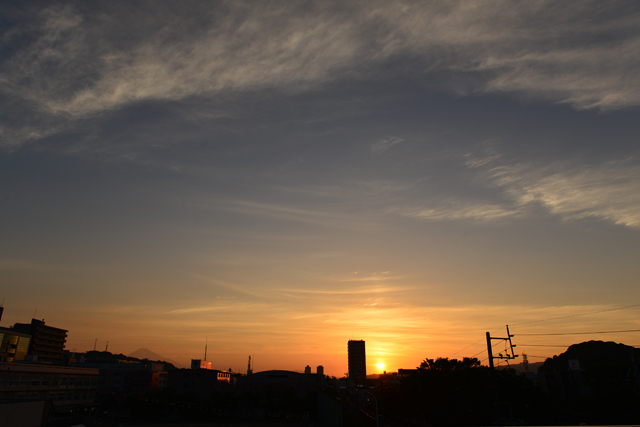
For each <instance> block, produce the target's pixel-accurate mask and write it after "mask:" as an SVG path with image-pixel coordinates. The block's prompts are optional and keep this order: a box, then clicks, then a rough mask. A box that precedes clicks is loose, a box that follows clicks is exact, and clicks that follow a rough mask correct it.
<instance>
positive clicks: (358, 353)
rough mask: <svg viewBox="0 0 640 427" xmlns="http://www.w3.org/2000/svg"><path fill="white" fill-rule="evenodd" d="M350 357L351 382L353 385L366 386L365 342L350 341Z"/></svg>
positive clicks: (348, 348)
mask: <svg viewBox="0 0 640 427" xmlns="http://www.w3.org/2000/svg"><path fill="white" fill-rule="evenodd" d="M347 354H348V357H349V381H351V382H352V383H353V385H355V386H358V385H364V383H365V381H366V379H367V357H366V353H365V348H364V341H362V340H361V341H354V340H350V341H349V343H348V345H347Z"/></svg>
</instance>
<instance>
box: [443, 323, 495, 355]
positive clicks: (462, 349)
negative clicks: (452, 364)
mask: <svg viewBox="0 0 640 427" xmlns="http://www.w3.org/2000/svg"><path fill="white" fill-rule="evenodd" d="M501 330H502V328H499V329H496V330H495V331H493V332H491V333H492V334H495V333H496V332H498V331H501ZM480 341H485V339H484V338H480V339H479V340H478V341H476V342H474V343H473V344H469V345H468V346H466V347H464V348H461V349H460V350H458V351H456V352H455V353H452V354H451V355H450V356H449V357H451V356H455V355H456V354H458V353H460V352H461V351H464V350H466V349H468V348H469V347H473V346H474V345H476V344H478V343H479V342H480ZM482 351H484V350H482ZM482 351H481V352H480V353H482ZM480 353H476V354H480ZM474 356H475V355H474ZM474 356H471V357H474Z"/></svg>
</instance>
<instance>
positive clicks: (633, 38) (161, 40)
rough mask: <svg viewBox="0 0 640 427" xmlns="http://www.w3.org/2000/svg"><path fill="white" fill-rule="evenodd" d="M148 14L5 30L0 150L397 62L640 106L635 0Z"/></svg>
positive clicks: (462, 82)
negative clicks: (152, 106) (89, 124)
mask: <svg viewBox="0 0 640 427" xmlns="http://www.w3.org/2000/svg"><path fill="white" fill-rule="evenodd" d="M149 12H150V11H149V10H144V9H136V8H135V7H133V6H131V7H123V8H122V9H118V10H115V11H114V10H106V9H105V10H98V11H91V10H89V9H84V8H75V7H73V6H72V5H65V6H59V5H54V6H49V7H46V8H44V9H42V10H41V11H40V13H39V14H35V15H34V16H33V18H32V20H31V21H30V22H28V23H27V24H26V25H22V26H19V27H18V26H15V27H13V28H12V29H11V30H10V31H9V32H7V34H6V35H5V37H4V39H3V41H2V42H3V43H4V45H5V47H10V48H11V50H10V52H12V54H10V55H9V56H8V57H7V58H6V60H5V61H4V63H3V65H2V66H1V67H0V91H2V93H3V95H4V96H5V97H6V98H7V99H10V100H11V102H10V103H9V104H7V103H6V102H5V103H4V105H3V106H2V107H1V108H2V113H3V115H4V116H5V120H3V121H4V123H3V124H2V127H1V128H0V132H1V133H0V135H2V139H3V145H5V146H11V145H16V144H20V143H22V142H24V141H26V140H33V139H39V138H42V137H45V136H47V135H51V134H54V133H57V132H60V131H62V130H64V129H65V128H67V127H69V126H72V124H73V123H74V122H75V121H77V120H80V119H86V118H88V117H93V116H95V115H99V114H101V113H103V112H105V111H109V110H113V109H117V108H121V107H123V106H126V105H131V104H132V103H138V102H155V101H172V100H181V99H185V98H189V97H191V98H193V97H206V98H210V97H215V96H216V95H218V94H220V93H222V92H225V93H227V92H238V91H239V92H245V91H255V90H261V89H264V88H277V89H278V90H281V91H285V92H290V93H291V92H300V91H306V90H309V89H313V88H318V87H320V86H321V85H323V84H325V83H327V82H332V81H336V80H340V79H365V80H369V79H372V78H375V79H384V78H385V77H384V76H385V75H384V73H380V72H379V71H378V69H379V67H384V66H388V65H389V64H393V63H394V62H397V61H398V60H399V59H402V60H403V61H411V62H415V63H416V64H420V65H419V66H418V67H412V68H413V69H416V70H422V71H420V74H421V75H422V76H423V77H419V76H417V77H418V78H419V79H420V78H422V79H423V80H424V81H425V83H426V82H430V81H431V82H432V81H433V80H432V77H429V76H430V74H429V73H431V72H432V71H438V72H443V71H444V72H447V73H453V74H452V75H453V76H463V75H467V76H471V75H473V76H475V77H473V78H467V77H460V78H458V77H452V78H448V79H446V80H445V81H442V82H435V83H437V86H438V87H439V88H443V89H445V90H451V91H454V92H457V93H459V94H468V93H484V92H497V91H500V92H515V93H522V94H525V95H527V96H530V97H534V98H543V99H548V100H550V101H552V102H564V103H569V104H571V105H573V106H575V107H576V108H601V109H613V108H622V107H628V106H635V105H638V104H640V77H639V74H638V73H637V70H638V68H640V58H639V57H638V55H637V52H638V50H640V30H638V28H640V27H639V26H638V22H639V20H640V16H639V14H638V11H637V10H636V8H635V7H634V6H633V5H632V4H631V3H626V2H616V1H611V2H607V3H606V6H603V3H600V2H579V3H574V2H562V3H558V2H545V1H541V2H535V3H522V2H512V1H498V2H482V1H479V2H443V3H429V4H424V3H418V4H409V3H402V2H373V3H372V2H356V3H352V4H350V5H349V6H345V5H342V6H340V5H337V4H327V3H320V2H317V3H314V2H310V3H305V4H296V5H295V6H294V5H290V4H287V5H286V6H285V5H278V4H273V3H269V4H262V3H243V2H231V3H224V4H221V5H218V7H210V5H209V4H207V3H203V4H202V5H201V7H195V10H193V11H192V13H187V14H185V13H182V12H180V11H176V10H172V9H171V8H170V7H168V6H167V8H166V9H165V8H162V7H158V6H157V5H154V12H153V14H154V19H150V20H144V21H141V20H135V21H136V23H138V22H144V24H143V25H138V24H136V25H131V23H130V22H129V20H128V19H129V18H132V19H133V18H135V17H136V16H138V15H142V14H144V15H147V14H149ZM178 12H180V13H178ZM176 13H178V15H177V16H176ZM125 15H126V16H125ZM169 16H171V17H172V18H171V19H167V18H168V17H169ZM160 23H162V25H160ZM541 28H544V29H545V30H544V31H541ZM116 35H117V37H116ZM18 40H20V42H18ZM124 40H127V42H126V43H125V42H124ZM396 141H397V140H396ZM393 144H394V142H393V141H391V140H390V141H387V143H386V144H384V145H382V146H380V148H379V150H378V151H380V150H384V149H385V148H384V147H386V148H388V147H390V146H391V145H393Z"/></svg>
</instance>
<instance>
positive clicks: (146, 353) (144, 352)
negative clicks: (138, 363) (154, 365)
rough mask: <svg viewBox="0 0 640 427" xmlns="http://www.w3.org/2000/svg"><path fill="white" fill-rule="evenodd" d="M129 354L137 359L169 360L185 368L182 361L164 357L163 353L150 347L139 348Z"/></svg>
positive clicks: (174, 364) (178, 366)
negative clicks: (160, 353) (156, 351)
mask: <svg viewBox="0 0 640 427" xmlns="http://www.w3.org/2000/svg"><path fill="white" fill-rule="evenodd" d="M127 356H129V357H135V358H136V359H148V360H159V361H162V362H169V363H171V364H172V365H173V366H175V367H176V368H184V365H182V363H178V362H175V361H173V360H171V359H168V358H166V357H163V356H161V355H159V354H158V353H154V352H153V351H151V350H149V349H148V348H144V347H143V348H139V349H137V350H136V351H134V352H131V353H129V354H128V355H127Z"/></svg>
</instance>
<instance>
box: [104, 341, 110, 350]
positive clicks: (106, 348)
mask: <svg viewBox="0 0 640 427" xmlns="http://www.w3.org/2000/svg"><path fill="white" fill-rule="evenodd" d="M108 349H109V341H107V346H106V347H105V348H104V351H105V352H106V351H107V350H108Z"/></svg>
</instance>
